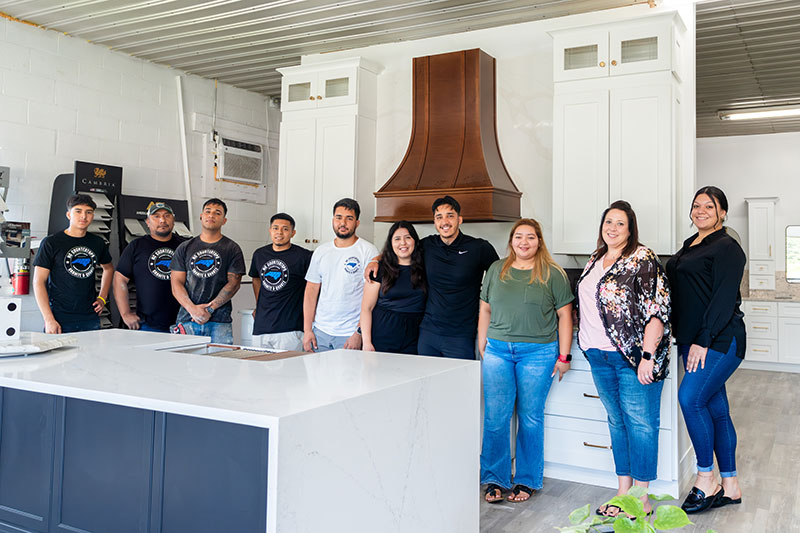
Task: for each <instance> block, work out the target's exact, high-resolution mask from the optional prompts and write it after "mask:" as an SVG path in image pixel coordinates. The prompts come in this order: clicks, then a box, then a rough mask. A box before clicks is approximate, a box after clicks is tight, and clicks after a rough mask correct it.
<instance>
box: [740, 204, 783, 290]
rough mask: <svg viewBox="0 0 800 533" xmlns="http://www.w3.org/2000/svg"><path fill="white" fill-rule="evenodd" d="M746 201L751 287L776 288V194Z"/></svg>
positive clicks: (759, 288)
mask: <svg viewBox="0 0 800 533" xmlns="http://www.w3.org/2000/svg"><path fill="white" fill-rule="evenodd" d="M745 201H747V259H748V261H749V280H750V289H751V290H752V289H755V290H775V253H776V249H775V203H776V202H777V201H778V199H777V198H775V197H764V198H745Z"/></svg>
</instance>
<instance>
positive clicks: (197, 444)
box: [0, 388, 269, 533]
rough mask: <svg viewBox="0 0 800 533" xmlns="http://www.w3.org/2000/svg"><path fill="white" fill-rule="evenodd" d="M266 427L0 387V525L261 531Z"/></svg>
mask: <svg viewBox="0 0 800 533" xmlns="http://www.w3.org/2000/svg"><path fill="white" fill-rule="evenodd" d="M268 437H269V435H268V430H267V429H263V428H255V427H250V426H243V425H238V424H231V423H227V422H218V421H214V420H206V419H201V418H193V417H188V416H181V415H175V414H170V413H162V412H157V411H149V410H146V409H134V408H131V407H122V406H119V405H111V404H104V403H100V402H92V401H86V400H77V399H73V398H64V397H60V396H51V395H48V394H39V393H34V392H27V391H21V390H16V389H9V388H0V531H2V532H17V533H19V532H28V531H29V532H49V533H55V532H61V531H63V532H66V531H70V532H90V533H106V532H109V533H127V532H132V533H133V532H153V533H159V532H162V533H184V532H192V533H203V532H209V533H211V532H214V533H218V532H223V531H225V532H227V531H236V532H242V533H246V532H264V531H266V520H267V507H266V506H267V452H268V451H267V444H268Z"/></svg>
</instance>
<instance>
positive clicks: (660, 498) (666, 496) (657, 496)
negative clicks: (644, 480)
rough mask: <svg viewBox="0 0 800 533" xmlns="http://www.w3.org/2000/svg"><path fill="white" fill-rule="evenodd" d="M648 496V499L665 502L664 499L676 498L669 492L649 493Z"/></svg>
mask: <svg viewBox="0 0 800 533" xmlns="http://www.w3.org/2000/svg"><path fill="white" fill-rule="evenodd" d="M649 496H650V499H651V500H653V501H655V502H666V501H669V500H676V499H677V498H675V497H674V496H672V495H671V494H650V495H649Z"/></svg>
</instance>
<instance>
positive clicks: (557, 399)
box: [544, 370, 672, 429]
mask: <svg viewBox="0 0 800 533" xmlns="http://www.w3.org/2000/svg"><path fill="white" fill-rule="evenodd" d="M671 384H672V381H671V380H670V379H667V380H666V381H665V382H664V386H663V388H662V390H661V419H660V427H661V428H663V429H670V428H672V407H671V406H672V387H671ZM544 412H545V414H547V415H559V416H568V417H578V418H586V419H589V420H595V421H599V422H603V423H605V422H606V420H607V419H608V415H607V413H606V410H605V407H603V402H602V401H601V400H600V396H599V395H598V393H597V388H595V385H594V380H593V379H592V374H591V372H584V371H580V370H570V371H569V372H567V374H566V375H565V376H564V380H563V381H561V382H560V383H559V381H558V378H553V386H552V388H551V389H550V394H549V395H548V396H547V403H546V404H545V406H544Z"/></svg>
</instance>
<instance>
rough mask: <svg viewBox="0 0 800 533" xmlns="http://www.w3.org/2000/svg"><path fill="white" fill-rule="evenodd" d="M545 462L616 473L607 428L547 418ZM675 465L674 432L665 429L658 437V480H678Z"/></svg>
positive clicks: (587, 423)
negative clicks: (674, 469)
mask: <svg viewBox="0 0 800 533" xmlns="http://www.w3.org/2000/svg"><path fill="white" fill-rule="evenodd" d="M544 460H545V461H546V462H548V463H558V464H565V465H570V466H577V467H582V468H591V469H593V470H603V471H607V472H614V471H615V468H614V455H613V452H612V451H611V435H610V434H609V432H608V424H607V423H605V422H592V421H588V420H580V419H572V418H568V419H563V418H560V417H547V416H545V429H544ZM672 463H673V461H672V432H671V431H669V430H664V429H662V430H661V431H660V432H659V434H658V478H659V479H669V480H672V479H675V473H674V472H673V471H672Z"/></svg>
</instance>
